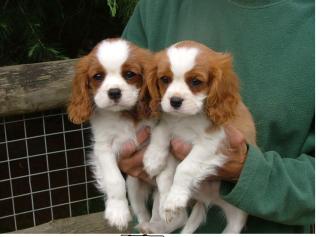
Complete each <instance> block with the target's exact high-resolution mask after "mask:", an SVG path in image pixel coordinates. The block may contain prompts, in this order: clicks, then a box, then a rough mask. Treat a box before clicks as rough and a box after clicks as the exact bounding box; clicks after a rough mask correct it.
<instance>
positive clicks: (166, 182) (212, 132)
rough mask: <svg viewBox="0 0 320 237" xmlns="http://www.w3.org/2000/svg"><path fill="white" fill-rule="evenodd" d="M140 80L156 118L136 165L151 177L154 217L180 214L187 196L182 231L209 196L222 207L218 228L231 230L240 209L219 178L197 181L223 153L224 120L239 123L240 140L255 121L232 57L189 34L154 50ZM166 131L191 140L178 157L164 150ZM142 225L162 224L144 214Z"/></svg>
mask: <svg viewBox="0 0 320 237" xmlns="http://www.w3.org/2000/svg"><path fill="white" fill-rule="evenodd" d="M147 84H148V88H149V93H150V96H151V101H150V108H151V110H152V113H153V114H154V115H156V116H160V118H161V119H160V123H159V124H158V125H157V126H156V127H155V128H154V129H153V131H152V135H151V141H150V144H149V146H148V148H147V150H146V152H145V156H144V166H145V170H146V171H147V173H148V174H149V175H150V176H151V177H156V182H157V187H158V190H159V193H160V198H159V215H160V217H161V219H163V220H165V221H166V222H167V223H171V222H177V219H181V218H182V219H184V220H186V219H185V215H186V212H185V209H186V207H187V205H188V202H189V200H190V199H195V200H196V201H197V202H196V204H195V205H194V206H193V209H192V212H191V214H190V217H189V219H188V220H187V221H186V223H185V225H184V228H183V230H182V233H192V232H194V231H195V230H196V229H197V228H198V227H199V225H200V224H201V222H202V221H204V219H205V217H206V209H207V207H209V206H210V205H212V204H216V205H218V206H220V207H221V208H222V210H223V211H224V213H225V216H226V219H227V226H226V228H225V229H224V233H239V232H240V231H241V230H242V228H243V226H244V225H245V222H246V219H247V214H246V213H245V212H244V211H242V210H240V209H238V208H237V207H235V206H232V205H231V204H229V203H227V202H226V201H224V200H223V199H222V198H221V197H220V196H219V186H220V182H219V181H212V182H211V181H210V182H202V181H204V180H205V179H206V178H207V177H209V176H212V175H217V170H218V168H219V167H222V166H223V165H224V163H225V162H226V161H227V159H228V158H227V157H226V156H225V155H224V154H222V149H221V147H223V146H225V144H226V142H227V141H226V139H227V138H226V133H225V131H224V125H231V126H233V127H235V128H237V129H238V130H239V131H241V132H242V134H243V135H244V137H245V139H246V142H247V143H248V144H253V145H255V143H256V132H255V125H254V122H253V119H252V116H251V114H250V112H249V110H248V109H247V107H246V106H245V105H244V103H243V102H242V100H241V97H240V94H239V85H238V78H237V76H236V74H235V72H234V71H233V67H232V57H231V56H230V54H224V53H218V52H215V51H213V50H211V49H209V48H208V47H206V46H205V45H202V44H200V43H197V42H193V41H182V42H179V43H176V44H174V45H172V46H171V47H169V48H167V49H165V50H163V51H160V52H158V53H157V54H156V55H155V64H154V66H153V67H152V68H151V69H150V71H148V72H147ZM172 138H180V139H182V140H184V141H186V142H188V143H190V144H192V145H193V148H192V150H191V151H190V153H189V154H188V156H187V157H186V158H185V159H184V160H183V161H182V162H180V163H179V162H178V161H176V160H175V159H174V158H173V157H172V156H171V155H169V146H170V140H171V139H172ZM144 228H145V229H147V231H150V232H161V228H162V224H161V223H160V224H159V223H158V224H157V223H155V222H153V223H152V221H151V222H149V225H148V224H145V226H144Z"/></svg>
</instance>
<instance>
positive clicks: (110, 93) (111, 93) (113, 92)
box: [108, 88, 121, 100]
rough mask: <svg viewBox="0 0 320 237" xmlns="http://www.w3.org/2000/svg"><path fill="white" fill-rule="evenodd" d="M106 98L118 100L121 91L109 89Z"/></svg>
mask: <svg viewBox="0 0 320 237" xmlns="http://www.w3.org/2000/svg"><path fill="white" fill-rule="evenodd" d="M108 96H109V98H110V99H112V100H118V99H120V97H121V90H120V89H118V88H111V89H109V91H108Z"/></svg>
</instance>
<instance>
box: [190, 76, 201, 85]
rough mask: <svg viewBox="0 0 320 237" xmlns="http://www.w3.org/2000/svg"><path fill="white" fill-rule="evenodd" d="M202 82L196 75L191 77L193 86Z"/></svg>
mask: <svg viewBox="0 0 320 237" xmlns="http://www.w3.org/2000/svg"><path fill="white" fill-rule="evenodd" d="M200 84H202V81H200V80H199V79H198V78H196V77H194V78H192V79H191V85H192V86H199V85H200Z"/></svg>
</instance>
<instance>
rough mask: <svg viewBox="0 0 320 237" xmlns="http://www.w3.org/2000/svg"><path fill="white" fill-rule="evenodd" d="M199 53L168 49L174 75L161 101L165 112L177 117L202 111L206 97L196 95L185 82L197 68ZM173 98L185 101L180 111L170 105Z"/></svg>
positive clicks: (173, 48)
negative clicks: (188, 74) (188, 75)
mask: <svg viewBox="0 0 320 237" xmlns="http://www.w3.org/2000/svg"><path fill="white" fill-rule="evenodd" d="M198 53H199V52H198V49H196V48H187V47H179V48H176V47H175V46H172V47H170V48H169V49H168V51H167V55H168V58H169V62H170V65H171V71H172V73H173V81H172V82H171V84H170V85H169V87H168V88H167V90H166V92H165V94H164V95H163V98H162V100H161V107H162V109H163V111H164V112H167V113H173V114H176V115H185V114H187V115H193V114H197V113H199V111H201V110H202V108H203V100H204V99H205V95H204V94H202V93H198V94H196V95H194V94H193V93H192V91H191V90H190V88H189V87H188V85H187V83H186V82H185V74H186V73H187V72H188V71H190V70H191V69H192V68H193V67H194V66H195V63H196V61H195V60H196V58H197V55H198ZM173 96H177V97H180V98H182V99H183V103H182V106H181V107H180V108H179V109H175V108H172V107H171V105H170V99H171V97H173Z"/></svg>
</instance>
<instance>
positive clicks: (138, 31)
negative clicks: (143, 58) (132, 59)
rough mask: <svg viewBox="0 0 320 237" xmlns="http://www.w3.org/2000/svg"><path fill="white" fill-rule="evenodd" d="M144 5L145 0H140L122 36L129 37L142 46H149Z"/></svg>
mask: <svg viewBox="0 0 320 237" xmlns="http://www.w3.org/2000/svg"><path fill="white" fill-rule="evenodd" d="M143 7H144V1H143V0H140V1H139V2H138V4H137V6H136V7H135V9H134V11H133V14H132V16H131V17H130V19H129V21H128V23H127V25H126V27H125V29H124V31H123V32H122V38H124V39H127V40H129V41H131V42H133V43H135V44H137V45H138V46H140V47H143V48H147V47H148V42H147V37H146V34H145V28H144V20H143V14H142V8H143Z"/></svg>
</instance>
